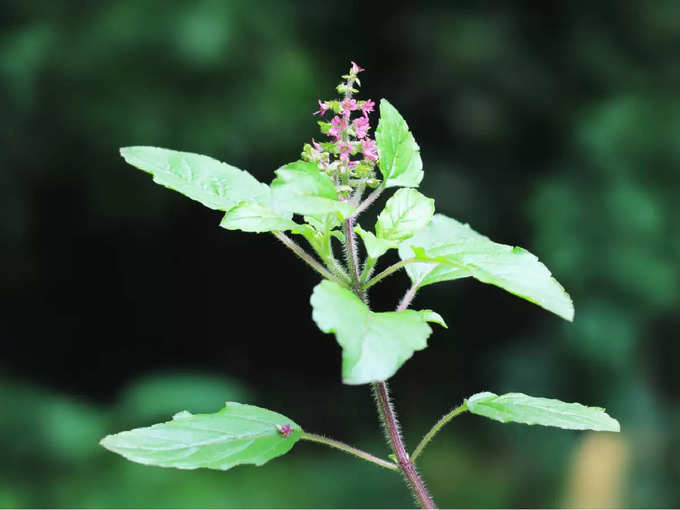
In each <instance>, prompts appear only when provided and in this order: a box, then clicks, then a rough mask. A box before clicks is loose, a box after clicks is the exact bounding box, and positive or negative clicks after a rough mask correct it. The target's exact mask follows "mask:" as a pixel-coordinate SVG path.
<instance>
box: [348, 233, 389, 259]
mask: <svg viewBox="0 0 680 510" xmlns="http://www.w3.org/2000/svg"><path fill="white" fill-rule="evenodd" d="M354 231H355V232H356V233H357V234H359V236H360V237H361V239H362V240H363V241H364V246H366V252H367V253H368V256H369V257H370V258H372V259H377V258H379V257H382V256H383V255H384V254H385V253H386V252H387V251H388V250H391V249H392V248H398V247H399V241H392V240H390V239H379V238H377V237H375V235H374V234H373V232H370V231H368V230H364V229H363V228H361V227H360V226H359V225H356V226H355V227H354Z"/></svg>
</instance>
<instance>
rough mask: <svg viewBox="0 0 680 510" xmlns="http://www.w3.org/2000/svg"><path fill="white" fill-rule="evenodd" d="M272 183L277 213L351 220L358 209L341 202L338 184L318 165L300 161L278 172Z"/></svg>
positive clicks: (283, 167)
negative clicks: (325, 215) (329, 216)
mask: <svg viewBox="0 0 680 510" xmlns="http://www.w3.org/2000/svg"><path fill="white" fill-rule="evenodd" d="M276 175H277V178H276V179H275V180H274V181H273V182H272V185H271V187H272V200H273V202H272V203H273V205H274V209H275V210H277V211H284V212H290V213H296V214H307V215H321V214H329V213H333V214H340V216H341V217H343V218H347V217H348V216H350V215H351V214H352V212H353V211H354V206H352V205H351V204H349V203H347V202H341V201H340V200H338V194H337V192H336V190H335V184H333V181H332V180H331V178H330V177H328V176H327V175H326V174H324V173H321V171H320V170H319V168H318V167H317V166H316V165H315V164H314V163H308V162H306V161H296V162H295V163H289V164H288V165H285V166H282V167H281V168H279V169H278V170H277V171H276Z"/></svg>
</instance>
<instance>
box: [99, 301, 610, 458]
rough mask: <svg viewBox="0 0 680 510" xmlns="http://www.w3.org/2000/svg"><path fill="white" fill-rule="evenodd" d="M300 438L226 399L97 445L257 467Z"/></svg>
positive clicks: (294, 430)
mask: <svg viewBox="0 0 680 510" xmlns="http://www.w3.org/2000/svg"><path fill="white" fill-rule="evenodd" d="M414 313H419V312H414ZM463 406H464V407H465V408H466V410H468V411H470V412H471V413H473V414H477V415H480V416H484V417H487V418H490V419H493V420H497V421H500V422H503V423H507V422H517V423H525V424H528V425H544V426H550V427H559V428H562V429H571V430H598V431H610V432H618V431H619V430H620V426H619V423H618V421H616V420H615V419H613V418H611V417H610V416H609V415H608V414H607V413H605V412H604V409H602V408H599V407H586V406H584V405H582V404H577V403H565V402H560V401H559V400H554V399H548V398H538V397H530V396H528V395H524V394H522V393H508V394H506V395H501V396H498V395H496V394H494V393H490V392H483V393H477V394H476V395H473V396H471V397H470V398H468V399H466V400H465V403H464V404H463ZM303 437H304V432H303V430H302V428H301V427H300V426H299V425H298V424H296V423H295V422H293V421H292V420H290V419H289V418H287V417H285V416H283V415H281V414H279V413H275V412H273V411H269V410H267V409H263V408H261V407H256V406H251V405H244V404H238V403H236V402H227V404H226V407H225V408H224V409H222V410H221V411H219V412H217V413H214V414H191V413H189V412H187V411H183V412H181V413H177V414H176V415H175V416H174V417H173V419H172V420H171V421H169V422H165V423H158V424H156V425H152V426H150V427H145V428H138V429H134V430H130V431H126V432H120V433H118V434H114V435H110V436H106V437H105V438H104V439H102V441H101V445H102V446H104V447H105V448H107V449H109V450H111V451H113V452H115V453H118V454H120V455H122V456H123V457H125V458H127V459H129V460H131V461H133V462H138V463H140V464H147V465H154V466H161V467H174V468H178V469H196V468H210V469H219V470H223V471H225V470H227V469H230V468H232V467H234V466H237V465H240V464H255V465H257V466H261V465H262V464H264V463H265V462H267V461H269V460H271V459H273V458H275V457H278V456H280V455H283V454H285V453H287V452H288V451H290V449H291V448H293V445H295V443H297V442H298V441H299V440H300V439H302V438H303Z"/></svg>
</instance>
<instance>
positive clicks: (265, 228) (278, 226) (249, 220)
mask: <svg viewBox="0 0 680 510" xmlns="http://www.w3.org/2000/svg"><path fill="white" fill-rule="evenodd" d="M290 218H291V215H290V214H279V213H277V212H276V211H274V210H273V209H271V208H270V207H267V206H265V205H262V204H257V203H254V202H241V203H240V204H238V205H237V206H236V207H234V208H232V209H230V210H229V211H227V214H225V215H224V218H222V221H221V222H220V226H221V227H223V228H226V229H227V230H243V231H244V232H285V231H286V230H292V229H296V228H298V227H299V225H298V224H297V223H295V222H294V221H293V220H291V219H290Z"/></svg>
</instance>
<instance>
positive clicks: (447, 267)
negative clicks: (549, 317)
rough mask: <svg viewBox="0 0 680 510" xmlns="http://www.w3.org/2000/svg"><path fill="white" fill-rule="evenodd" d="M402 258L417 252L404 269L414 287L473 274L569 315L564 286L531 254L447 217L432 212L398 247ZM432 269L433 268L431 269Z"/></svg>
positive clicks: (571, 313)
mask: <svg viewBox="0 0 680 510" xmlns="http://www.w3.org/2000/svg"><path fill="white" fill-rule="evenodd" d="M399 256H400V257H401V258H402V260H406V259H410V258H413V257H414V256H416V257H417V258H419V259H421V260H423V262H424V263H422V264H421V263H415V264H409V265H407V266H406V272H407V273H408V275H409V277H410V278H411V280H412V281H413V282H414V283H415V282H418V281H420V280H421V279H422V281H420V284H419V286H420V287H423V286H425V285H430V284H432V283H436V282H441V281H445V280H455V279H457V278H464V277H467V276H472V277H473V278H475V279H477V280H479V281H481V282H484V283H490V284H492V285H496V286H497V287H500V288H502V289H505V290H507V291H508V292H510V293H512V294H515V295H516V296H519V297H522V298H524V299H526V300H528V301H531V302H532V303H535V304H537V305H539V306H541V307H542V308H545V309H546V310H549V311H551V312H553V313H555V314H557V315H559V316H560V317H562V318H563V319H566V320H569V321H571V320H573V318H574V306H573V304H572V302H571V298H570V297H569V295H568V294H567V293H566V292H565V291H564V288H563V287H562V286H561V285H560V284H559V283H558V282H557V280H555V279H554V278H553V277H552V275H551V274H550V271H549V270H548V268H547V267H545V266H544V265H543V264H542V263H541V262H539V260H538V258H536V256H535V255H532V254H531V253H529V252H528V251H526V250H524V249H523V248H519V247H512V246H508V245H505V244H498V243H494V242H493V241H491V240H489V238H487V237H485V236H483V235H481V234H478V233H477V232H475V231H474V230H472V229H471V228H470V226H469V225H464V224H462V223H459V222H457V221H456V220H454V219H452V218H448V217H447V216H444V215H442V214H435V216H434V218H433V219H432V221H431V222H430V223H429V224H428V225H427V226H426V227H425V228H423V229H421V230H419V231H417V232H416V233H415V234H414V235H413V237H411V238H410V239H408V240H406V241H404V242H403V243H401V245H400V246H399ZM433 268H434V269H433Z"/></svg>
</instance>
